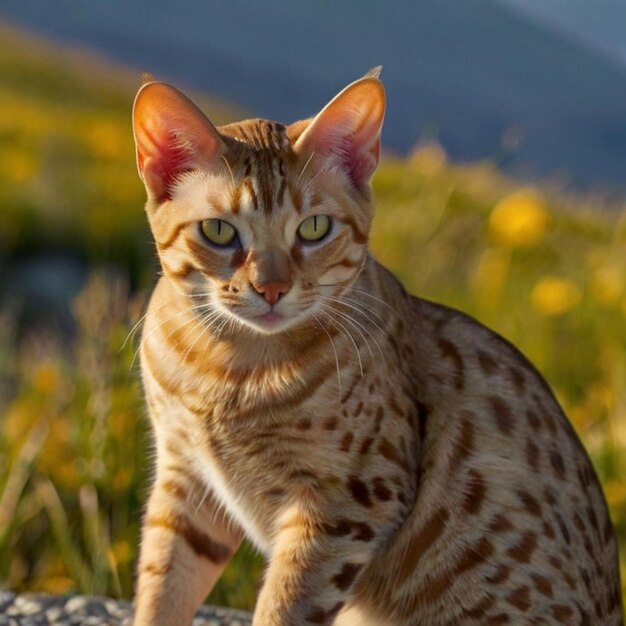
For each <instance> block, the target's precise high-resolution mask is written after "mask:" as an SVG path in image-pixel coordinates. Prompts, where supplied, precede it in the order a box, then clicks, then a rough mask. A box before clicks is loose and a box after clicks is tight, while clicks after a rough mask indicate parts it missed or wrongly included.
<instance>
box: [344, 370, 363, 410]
mask: <svg viewBox="0 0 626 626" xmlns="http://www.w3.org/2000/svg"><path fill="white" fill-rule="evenodd" d="M360 381H361V378H360V377H358V376H355V377H354V380H353V381H352V384H351V385H350V387H348V390H347V391H346V394H345V395H344V396H343V397H342V398H341V404H345V403H346V402H348V400H350V398H351V397H352V394H353V393H354V390H355V389H356V386H357V385H358V384H359V382H360Z"/></svg>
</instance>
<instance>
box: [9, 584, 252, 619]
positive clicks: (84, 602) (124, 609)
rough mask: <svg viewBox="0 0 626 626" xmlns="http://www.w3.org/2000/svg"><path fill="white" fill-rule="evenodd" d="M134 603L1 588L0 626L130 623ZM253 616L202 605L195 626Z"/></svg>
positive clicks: (242, 612)
mask: <svg viewBox="0 0 626 626" xmlns="http://www.w3.org/2000/svg"><path fill="white" fill-rule="evenodd" d="M131 621H132V604H131V603H130V602H126V601H123V600H113V599H111V598H99V597H93V596H78V595H65V596H55V595H48V594H34V593H28V594H21V595H16V594H15V593H13V592H11V591H4V590H1V589H0V626H130V625H131ZM250 623H251V615H250V614H248V613H245V612H244V611H234V610H230V609H225V608H221V607H210V606H203V607H201V608H200V610H199V611H198V613H197V614H196V617H195V618H194V620H193V626H250Z"/></svg>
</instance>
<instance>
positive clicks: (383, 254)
mask: <svg viewBox="0 0 626 626" xmlns="http://www.w3.org/2000/svg"><path fill="white" fill-rule="evenodd" d="M138 82H139V81H138V80H137V79H136V78H135V75H132V76H131V75H129V74H128V73H126V72H124V71H121V70H118V69H112V68H111V67H109V66H107V65H106V64H104V63H102V62H101V61H100V60H98V59H95V58H88V59H85V58H84V57H79V56H77V55H76V54H72V53H68V52H64V51H61V50H55V49H52V48H50V47H48V46H47V45H44V44H41V43H39V42H37V41H35V40H33V39H31V38H28V37H25V36H24V35H23V34H20V33H16V32H15V31H12V30H9V29H7V28H4V27H2V28H0V110H2V111H3V115H2V116H0V206H1V207H2V210H1V211H0V285H1V283H2V281H3V280H4V278H3V277H5V275H6V273H7V271H8V268H10V267H11V266H12V265H14V264H15V263H18V262H19V261H18V259H23V258H27V257H28V256H29V255H31V254H34V253H40V252H41V251H56V250H63V251H65V252H69V253H71V254H72V255H74V256H76V257H77V258H79V259H81V260H82V261H84V262H85V263H88V264H89V267H90V278H89V280H88V281H87V283H86V284H85V285H84V287H83V289H82V291H81V292H80V293H79V294H77V296H76V298H75V299H74V300H73V302H72V314H73V318H74V321H75V325H76V330H75V333H74V335H73V337H72V339H71V340H68V339H67V337H65V336H63V335H61V334H59V333H58V332H57V331H56V330H55V329H54V327H52V328H42V327H37V328H31V329H29V328H28V327H26V328H20V324H19V320H20V315H21V311H22V309H23V307H24V306H25V304H26V303H24V302H22V301H20V299H19V298H18V297H15V296H14V294H11V293H3V291H0V296H2V298H1V299H0V303H1V304H0V419H1V420H2V429H1V431H0V587H1V586H6V587H10V588H13V589H18V590H46V591H52V592H66V591H70V590H76V591H81V592H86V593H100V594H109V595H113V596H118V597H130V596H131V595H132V585H133V566H134V562H135V559H136V555H137V544H138V531H139V521H140V515H141V510H142V503H143V502H144V499H145V495H146V491H147V488H148V484H149V476H150V465H151V451H150V435H149V429H148V421H147V419H146V416H145V409H144V404H143V400H142V396H141V391H140V387H139V383H138V376H137V371H136V363H135V360H134V353H135V350H136V348H137V338H136V335H133V336H132V337H131V338H130V340H128V341H126V338H127V337H128V335H129V332H130V329H131V327H132V325H133V324H134V323H136V322H137V321H138V320H139V318H140V316H141V314H142V309H143V306H144V304H145V299H146V297H147V293H148V291H149V285H150V283H151V281H152V278H151V277H152V275H153V273H154V271H155V264H154V258H153V257H154V253H153V248H152V246H151V244H150V235H149V232H148V230H147V227H146V223H145V218H144V214H143V210H142V205H143V202H144V192H143V189H142V187H141V185H140V183H139V180H138V178H137V175H136V169H135V164H134V153H133V146H132V137H131V127H130V108H131V105H132V99H133V96H134V91H135V89H136V87H137V86H138ZM202 102H203V108H204V110H205V111H208V112H209V113H210V115H211V116H212V118H213V119H214V120H215V121H216V122H217V123H222V122H224V121H227V120H229V119H233V118H236V117H237V116H238V113H239V112H235V111H230V112H229V110H228V109H227V108H226V107H224V106H221V105H219V103H215V102H213V101H211V100H209V99H206V98H205V99H203V100H202ZM374 188H375V192H376V196H377V200H378V201H377V206H378V212H377V216H376V219H375V223H374V228H373V233H372V248H373V250H374V254H375V255H376V256H377V257H378V258H379V259H380V260H381V261H382V262H383V263H385V264H386V265H387V266H388V267H390V268H391V269H392V270H393V271H394V272H395V273H396V274H397V275H398V276H399V277H400V278H401V279H402V280H403V282H404V284H405V285H406V286H407V288H408V289H409V290H410V291H412V292H414V293H417V294H419V295H421V296H423V297H427V298H430V299H433V300H437V301H440V302H444V303H446V304H449V305H451V306H455V307H457V308H460V309H462V310H464V311H466V312H468V313H470V314H472V315H474V316H475V317H477V318H478V319H479V320H481V321H482V322H484V323H485V324H487V325H489V326H491V327H492V328H494V329H495V330H496V331H498V332H500V333H501V334H502V335H504V336H505V337H507V338H508V339H510V340H511V341H513V343H515V344H516V345H518V346H519V347H520V348H521V349H522V350H523V351H524V352H525V353H526V354H527V355H528V356H529V357H530V359H531V360H532V361H533V362H534V363H535V364H536V365H537V366H538V367H539V369H540V370H541V371H542V372H543V373H544V374H545V376H546V377H547V379H548V381H549V382H550V384H551V385H552V387H553V388H554V389H555V390H556V393H557V396H558V398H559V400H560V401H561V403H562V404H563V406H564V407H565V409H566V411H567V413H568V414H569V416H570V417H571V419H572V421H573V423H574V426H575V428H576V430H577V431H578V433H579V434H580V436H581V438H582V440H583V441H584V443H585V446H586V447H587V449H588V450H589V452H590V454H591V455H592V458H593V461H594V464H595V466H596V468H597V470H598V473H599V475H600V477H601V479H602V482H603V486H604V489H605V492H606V495H607V498H608V501H609V505H610V508H611V514H612V517H613V520H614V522H615V524H616V528H617V531H618V537H619V540H620V545H621V555H622V572H623V573H622V580H623V581H626V560H625V556H626V554H625V553H626V384H625V383H626V323H625V320H626V267H625V263H624V259H626V208H625V207H626V205H625V204H624V203H621V204H620V203H613V205H612V206H610V207H607V206H606V203H604V202H602V201H601V200H599V199H598V198H594V197H593V196H586V197H583V196H580V195H572V194H571V193H566V192H564V191H563V190H559V189H558V187H556V186H545V185H544V186H535V187H531V186H527V185H522V184H519V183H516V182H515V181H512V180H510V179H507V178H506V177H504V176H502V175H501V174H500V173H498V171H497V170H496V169H495V168H494V166H493V165H491V164H490V163H478V164H473V165H464V166H460V165H453V164H450V163H449V162H448V161H447V159H446V155H445V153H444V152H443V151H442V149H441V148H440V147H438V146H437V145H434V144H432V145H424V146H422V147H421V148H420V149H419V150H416V152H415V153H414V154H413V155H412V156H411V157H409V158H407V159H404V160H400V159H395V158H392V157H387V158H385V159H384V160H383V163H382V164H381V167H380V169H379V172H378V173H377V175H376V177H375V181H374ZM111 267H115V268H117V269H116V271H114V272H111V271H110V268H111ZM0 289H1V287H0ZM5 291H6V290H5ZM18 330H19V332H18ZM261 568H262V564H261V560H260V559H259V557H258V556H256V555H255V554H254V553H253V551H252V549H251V548H250V547H249V546H245V547H244V548H243V550H242V551H241V552H240V554H238V555H237V557H236V559H235V561H234V562H233V563H232V564H231V566H229V568H228V569H227V571H226V573H225V574H224V576H223V579H222V580H221V581H220V583H219V586H218V588H216V590H215V591H214V592H213V594H212V596H211V598H210V600H211V601H212V602H215V603H218V604H225V605H230V606H236V607H242V608H250V607H251V606H252V605H253V602H254V597H255V590H256V585H257V581H258V580H259V577H260V572H261Z"/></svg>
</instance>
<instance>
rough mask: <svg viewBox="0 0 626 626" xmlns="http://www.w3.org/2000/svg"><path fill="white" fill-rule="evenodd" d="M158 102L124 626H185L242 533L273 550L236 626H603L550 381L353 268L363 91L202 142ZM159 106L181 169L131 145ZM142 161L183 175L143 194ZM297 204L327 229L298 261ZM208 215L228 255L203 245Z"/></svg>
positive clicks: (576, 467)
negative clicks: (139, 518) (250, 614)
mask: <svg viewBox="0 0 626 626" xmlns="http://www.w3.org/2000/svg"><path fill="white" fill-rule="evenodd" d="M151 85H156V86H155V87H151ZM163 89H165V87H162V86H159V84H156V83H153V84H148V85H147V86H146V87H144V88H143V90H142V92H141V93H140V95H139V97H138V103H137V105H136V111H135V129H136V135H137V140H138V150H139V152H140V154H139V163H140V173H141V175H142V177H143V178H144V180H145V181H146V185H147V188H148V194H149V201H148V205H147V212H148V217H149V220H150V224H151V227H152V230H153V233H154V237H155V240H156V242H157V249H158V252H159V257H160V261H161V264H162V267H163V272H164V273H163V276H162V277H161V278H160V279H159V282H158V284H157V286H156V288H155V291H154V295H153V297H152V300H151V302H150V306H149V310H148V314H147V317H146V322H145V327H144V331H143V339H142V345H141V358H142V373H143V380H144V386H145V392H146V398H147V402H148V406H149V408H150V415H151V418H152V423H153V427H154V434H155V441H156V450H157V457H156V478H155V482H154V486H153V490H152V495H151V497H150V500H149V503H148V508H147V512H146V516H145V520H144V533H143V541H142V550H141V559H140V563H139V568H138V572H139V580H138V587H137V599H136V618H135V625H136V626H147V625H149V624H150V625H155V624H158V625H163V626H165V625H174V624H190V623H191V618H192V615H193V613H194V611H195V609H196V608H197V606H198V604H199V603H200V602H201V601H202V600H203V599H204V598H205V597H206V595H207V594H208V592H209V591H210V589H211V588H212V586H213V584H214V583H215V581H216V579H217V578H218V577H219V575H220V573H221V571H222V569H223V568H224V566H225V565H226V563H227V561H228V559H229V557H230V555H231V554H232V553H234V551H235V550H236V549H237V547H238V545H239V543H240V541H241V539H242V536H243V535H246V536H247V537H248V538H249V539H250V540H251V541H252V542H254V544H255V545H256V546H257V547H258V548H259V549H260V550H261V551H262V552H263V553H264V554H265V555H266V556H267V559H268V568H267V572H266V576H265V581H264V585H263V588H262V589H261V592H260V595H259V599H258V603H257V607H256V610H255V613H254V625H255V626H301V625H306V624H337V625H340V626H374V625H375V626H418V625H425V626H439V625H441V626H443V625H455V624H603V625H617V624H621V623H622V622H621V618H620V606H621V601H620V591H619V574H618V569H617V557H616V550H617V549H616V542H615V538H614V534H613V530H612V527H611V524H610V521H609V518H608V514H607V509H606V504H605V501H604V498H603V495H602V493H601V490H600V487H599V485H598V481H597V479H596V476H595V473H594V471H593V468H592V466H591V463H590V461H589V459H588V457H587V455H586V453H585V452H584V450H583V448H582V446H581V444H580V442H579V441H578V439H577V437H576V435H575V433H574V431H573V430H572V428H571V426H570V425H569V423H568V421H567V419H566V418H565V416H564V415H563V413H562V411H561V409H560V408H559V406H558V405H557V403H556V401H555V399H554V397H553V395H552V393H551V392H550V390H549V389H548V387H547V386H546V384H545V382H544V381H543V380H542V378H541V377H540V375H539V374H538V373H537V372H536V371H535V370H534V368H533V367H532V366H531V365H530V364H529V363H528V362H527V361H526V360H525V359H524V357H523V356H522V355H521V354H520V353H519V352H518V351H517V350H516V349H515V348H514V347H512V346H511V345H509V344H508V343H507V342H506V341H505V340H503V339H502V338H500V337H498V336H497V335H495V334H494V333H493V332H491V331H489V330H488V329H486V328H484V327H482V326H481V325H480V324H479V323H477V322H476V321H474V320H472V319H470V318H469V317H466V316H464V315H462V314H461V313H458V312H456V311H453V310H450V309H447V308H444V307H441V306H438V305H435V304H432V303H429V302H426V301H423V300H420V299H418V298H415V297H413V296H410V295H408V294H407V293H406V292H405V291H404V289H403V288H402V286H401V285H400V284H399V283H398V281H397V280H396V279H395V278H394V277H393V276H392V275H391V274H390V273H389V272H387V271H386V270H385V269H384V268H383V267H381V266H380V265H379V264H377V263H376V261H374V260H373V259H372V258H371V256H369V254H368V251H367V236H368V232H369V227H370V223H371V219H372V214H373V207H372V203H371V199H370V193H369V187H368V185H367V180H366V179H367V178H369V175H370V174H371V171H372V170H373V167H375V162H376V160H377V156H378V133H379V130H380V123H382V111H383V109H384V98H383V96H382V87H380V83H379V81H378V80H377V77H376V76H372V75H370V76H367V77H365V78H364V79H362V80H361V81H357V83H354V84H353V85H352V86H350V87H349V88H348V89H347V90H345V91H344V92H342V94H340V96H338V98H337V99H335V100H334V101H333V102H332V103H331V104H330V105H329V106H328V107H326V108H325V109H324V111H323V112H322V113H321V114H320V116H318V117H316V118H315V119H314V120H313V121H306V122H300V123H298V124H296V125H293V126H292V127H284V126H282V125H280V124H276V123H272V122H267V121H265V120H252V121H247V122H242V123H241V124H237V125H231V126H228V127H224V128H222V129H219V131H218V130H217V129H214V128H213V127H211V126H209V125H208V122H207V125H206V126H202V124H203V122H201V121H200V120H197V119H195V118H194V116H195V115H196V112H195V111H194V110H192V109H191V108H189V105H188V104H186V102H185V101H184V100H183V98H184V97H182V96H180V98H179V97H178V96H177V95H176V94H175V93H174V91H172V92H171V93H170V92H168V91H165V92H164V91H163ZM169 89H172V88H169ZM145 90H147V91H145ZM151 90H152V92H154V93H155V94H158V95H159V98H156V97H155V102H156V104H155V103H154V102H152V101H151V100H150V98H151V96H150V93H151ZM163 98H165V99H164V100H163ZM163 102H166V103H167V106H168V107H169V108H168V110H167V111H165V112H164V111H163V110H162V108H159V107H162V106H163ZM179 107H180V108H179ZM174 109H175V111H174ZM170 110H172V111H173V112H172V113H171V116H170V117H171V118H172V119H174V118H175V119H176V120H178V122H180V120H183V121H184V119H185V115H188V116H189V117H191V118H193V119H194V121H193V123H190V124H189V126H190V128H191V131H190V133H191V135H190V137H187V140H188V144H186V146H188V147H185V150H187V151H188V152H186V153H185V155H184V158H180V159H179V160H178V161H176V158H177V157H178V155H177V154H173V156H172V154H170V153H167V150H168V149H169V148H168V146H167V145H165V147H164V148H163V150H165V152H158V151H156V152H151V150H152V148H151V147H150V146H148V147H145V146H147V144H148V142H147V140H146V139H145V138H144V136H143V135H142V133H143V131H142V128H150V129H152V130H151V131H150V132H151V133H152V135H151V137H157V139H156V142H157V144H158V136H159V135H158V133H159V132H161V131H160V130H159V127H158V126H155V125H156V122H154V118H155V117H156V116H158V115H161V116H162V117H163V118H164V119H165V118H167V115H166V114H167V113H168V111H170ZM346 116H347V117H346ZM351 116H352V117H351ZM352 118H354V119H352ZM167 119H169V118H167ZM183 125H184V124H183ZM155 128H156V130H155ZM198 128H203V129H204V130H201V131H197V129H198ZM346 129H347V130H346ZM179 130H180V129H177V132H178V131H179ZM348 131H349V132H348ZM181 132H183V134H184V129H183V131H181ZM196 132H200V133H201V134H202V133H207V134H208V135H207V137H203V136H200V137H197V136H196V135H194V134H193V133H196ZM218 132H219V141H218V140H216V137H217V135H214V133H218ZM342 132H344V133H345V134H346V137H344V138H341V137H340V140H341V141H348V142H350V141H351V142H353V143H348V144H346V145H347V148H346V149H345V150H343V147H345V146H343V144H342V146H343V147H342V150H335V149H334V148H336V147H337V145H338V144H337V141H339V140H338V139H337V137H338V136H340V135H341V133H342ZM209 135H210V137H209ZM348 135H349V136H348ZM180 138H181V137H180V134H177V135H176V140H177V141H179V140H180ZM194 146H203V148H202V149H203V150H205V152H206V150H207V148H206V146H209V148H208V150H210V151H215V153H213V152H211V153H210V154H206V153H204V154H201V153H200V152H198V154H196V153H194V149H195V148H194ZM178 148H180V146H178V147H177V149H178ZM143 150H145V151H146V152H145V153H144V152H142V151H143ZM163 154H165V156H163ZM159 158H163V159H164V162H169V161H167V159H168V158H171V159H170V160H171V162H175V163H179V162H180V163H182V164H183V166H181V167H183V169H184V171H183V169H181V171H177V172H176V177H175V179H174V180H173V181H172V179H171V178H168V177H167V176H165V175H163V180H161V179H160V178H159V176H161V172H162V170H160V169H159V167H160V165H158V166H157V165H155V163H157V164H158V163H159V161H158V159H159ZM150 159H153V160H152V161H150ZM155 159H156V160H155ZM198 163H200V164H201V165H198ZM202 163H203V164H204V165H202ZM168 175H169V174H168ZM155 177H156V179H155ZM416 210H419V209H418V208H416ZM316 214H317V215H321V214H323V215H330V216H332V218H333V220H334V226H333V231H332V233H331V236H330V237H329V238H328V239H327V240H324V241H322V242H321V243H320V244H318V245H313V246H307V245H303V244H302V243H301V242H299V241H298V239H297V236H296V234H295V233H296V230H297V227H298V225H299V224H300V223H301V222H302V221H303V220H304V219H306V217H308V216H310V215H316ZM209 218H221V219H225V220H226V221H228V222H229V223H231V224H232V225H233V226H234V227H235V228H236V229H237V230H238V232H239V233H240V235H241V248H240V249H229V250H224V249H215V248H214V247H212V246H211V245H209V244H208V243H207V242H206V241H204V240H203V239H202V236H201V234H200V231H199V223H200V222H201V221H202V220H204V219H209ZM280 281H283V282H286V281H288V284H289V289H288V291H287V292H286V293H285V294H284V295H283V296H282V297H281V298H280V299H279V300H278V303H277V304H275V305H273V307H272V310H273V311H275V312H276V313H277V315H279V316H280V321H279V322H278V323H277V324H278V325H272V324H274V322H267V323H265V322H261V321H258V319H259V318H258V316H259V315H263V314H265V313H267V311H268V307H269V305H268V303H267V302H266V301H265V300H264V298H263V294H262V292H260V291H259V288H258V285H271V284H276V283H277V282H280ZM281 284H283V283H281ZM255 320H256V321H255Z"/></svg>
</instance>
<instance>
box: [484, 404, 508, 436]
mask: <svg viewBox="0 0 626 626" xmlns="http://www.w3.org/2000/svg"><path fill="white" fill-rule="evenodd" d="M489 403H490V404H491V412H492V414H493V417H494V418H495V421H496V426H497V427H498V429H499V430H500V432H501V433H503V434H505V435H510V434H511V432H512V431H513V425H514V422H513V415H512V414H511V407H509V405H508V404H507V403H506V402H505V401H504V400H503V399H502V398H500V397H498V396H491V397H490V398H489Z"/></svg>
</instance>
